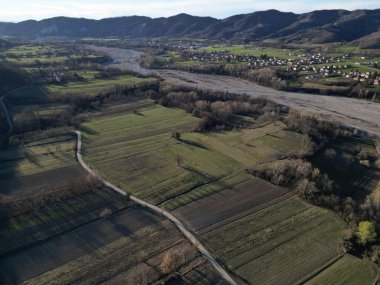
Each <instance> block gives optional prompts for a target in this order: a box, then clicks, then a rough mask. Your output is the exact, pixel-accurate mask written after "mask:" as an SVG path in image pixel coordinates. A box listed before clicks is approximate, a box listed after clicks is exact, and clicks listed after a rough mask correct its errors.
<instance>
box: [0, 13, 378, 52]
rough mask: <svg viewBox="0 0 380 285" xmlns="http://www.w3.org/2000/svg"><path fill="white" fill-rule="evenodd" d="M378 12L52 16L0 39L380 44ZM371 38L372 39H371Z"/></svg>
mask: <svg viewBox="0 0 380 285" xmlns="http://www.w3.org/2000/svg"><path fill="white" fill-rule="evenodd" d="M378 32H380V9H374V10H354V11H348V10H317V11H312V12H308V13H302V14H295V13H292V12H281V11H278V10H274V9H272V10H267V11H257V12H253V13H248V14H239V15H234V16H231V17H228V18H225V19H216V18H212V17H199V16H192V15H189V14H185V13H182V14H178V15H175V16H171V17H167V18H164V17H161V18H150V17H146V16H124V17H115V18H104V19H100V20H93V19H86V18H70V17H54V18H49V19H44V20H39V21H36V20H27V21H23V22H19V23H7V22H0V35H3V36H15V37H28V38H37V37H48V36H65V37H73V38H80V37H107V36H122V37H130V38H160V37H194V38H207V39H220V40H232V41H256V40H263V39H277V40H280V41H284V42H306V41H308V42H313V43H328V42H339V41H343V42H351V41H356V42H358V41H359V42H360V39H361V38H364V39H367V38H369V42H373V45H377V44H379V39H378ZM371 35H374V36H373V37H374V38H373V37H372V36H371Z"/></svg>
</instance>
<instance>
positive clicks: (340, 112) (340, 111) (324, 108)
mask: <svg viewBox="0 0 380 285" xmlns="http://www.w3.org/2000/svg"><path fill="white" fill-rule="evenodd" d="M87 47H89V48H92V49H94V50H96V51H99V52H102V53H106V54H108V55H110V56H111V57H112V58H113V59H115V60H116V61H117V62H118V63H117V65H113V66H116V67H119V68H124V69H129V70H133V71H135V72H139V73H141V74H144V75H149V74H155V75H158V76H160V77H161V78H163V79H164V80H166V81H168V82H172V83H176V84H182V85H187V86H192V87H197V88H199V89H207V90H215V91H223V92H225V91H228V92H229V93H236V94H246V95H250V96H254V97H260V96H263V97H266V98H269V99H271V100H273V101H275V102H277V103H279V104H283V105H286V106H289V107H291V108H295V109H299V110H301V111H304V112H306V113H318V114H321V115H322V116H324V117H328V118H333V119H336V120H338V121H340V122H342V123H343V124H345V125H348V126H352V127H355V128H358V129H361V130H364V131H367V132H368V133H369V134H372V135H375V136H378V137H380V104H378V103H374V102H371V101H365V100H360V99H354V98H348V97H347V98H345V97H336V96H322V95H313V94H306V93H295V92H282V91H277V90H274V89H271V88H267V87H263V86H259V85H257V84H254V83H252V82H249V81H247V80H243V79H238V78H234V77H229V76H220V75H208V74H196V73H189V72H184V71H178V70H165V69H163V70H147V69H144V68H141V67H140V65H139V63H138V59H139V58H140V57H141V55H142V52H138V51H133V50H125V49H119V48H109V47H95V46H87Z"/></svg>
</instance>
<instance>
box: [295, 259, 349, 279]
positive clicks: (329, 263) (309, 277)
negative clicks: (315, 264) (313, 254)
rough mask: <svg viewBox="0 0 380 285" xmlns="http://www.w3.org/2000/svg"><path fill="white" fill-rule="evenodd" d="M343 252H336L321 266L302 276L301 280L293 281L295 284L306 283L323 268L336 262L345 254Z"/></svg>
mask: <svg viewBox="0 0 380 285" xmlns="http://www.w3.org/2000/svg"><path fill="white" fill-rule="evenodd" d="M345 254H346V253H345V252H342V253H341V254H338V255H337V256H335V257H334V258H333V259H331V260H330V261H328V262H327V263H325V264H324V265H322V266H321V267H319V268H318V269H316V270H315V271H313V272H312V273H310V274H309V275H307V276H305V277H304V278H302V279H301V280H299V281H297V282H296V283H295V285H303V284H306V282H308V281H310V280H311V279H313V278H314V277H316V276H317V275H318V274H320V273H322V272H323V271H324V270H326V269H327V268H329V267H330V266H331V265H333V264H334V263H335V262H337V261H338V260H339V259H341V258H343V256H345Z"/></svg>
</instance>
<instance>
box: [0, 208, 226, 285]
mask: <svg viewBox="0 0 380 285" xmlns="http://www.w3.org/2000/svg"><path fill="white" fill-rule="evenodd" d="M76 214H77V213H76ZM66 215H67V213H66ZM49 219H51V217H50V216H49ZM48 221H49V220H48ZM56 221H58V219H57V220H55V221H54V220H50V222H52V223H54V222H56ZM47 226H48V224H45V225H44V227H45V228H46V227H47ZM166 255H168V256H170V257H171V262H170V263H169V264H168V265H167V266H163V265H162V264H163V261H164V260H165V256H166ZM36 256H38V260H36ZM0 264H1V266H0V268H1V269H0V278H1V284H4V285H6V284H15V283H20V282H22V283H23V284H39V285H40V284H60V285H61V284H73V283H81V284H84V283H85V284H89V283H93V282H95V281H97V282H103V283H104V284H147V283H151V282H157V283H159V282H160V281H161V282H165V281H166V280H168V279H170V278H171V273H172V272H174V271H177V272H179V273H180V274H181V275H182V278H181V279H182V280H183V281H182V282H183V284H195V283H197V284H211V283H213V282H217V281H218V280H219V277H218V276H217V275H216V273H215V272H214V271H213V268H212V267H211V265H210V264H209V263H208V262H206V261H205V259H204V258H202V257H201V256H200V254H199V253H198V252H197V251H196V250H195V249H194V248H193V247H192V246H191V245H190V244H189V243H188V242H187V241H186V240H184V239H183V237H182V235H181V234H180V233H179V232H178V230H177V229H176V228H175V227H174V225H172V224H171V223H169V222H168V221H166V220H164V219H163V218H160V217H158V216H156V215H154V214H152V213H151V212H149V211H148V210H145V209H142V208H140V207H137V206H131V205H130V206H129V207H127V208H126V209H122V210H120V211H118V212H115V213H114V214H112V216H110V217H109V218H97V219H95V220H93V221H91V222H89V223H87V224H84V225H82V226H81V227H78V228H74V229H73V230H70V231H67V232H64V233H62V234H59V235H56V236H54V237H51V238H49V239H48V240H46V241H44V242H43V243H36V244H34V245H30V246H28V247H27V248H26V249H24V250H20V251H17V252H15V253H13V254H7V255H6V256H5V257H3V258H2V259H1V261H0ZM126 280H127V283H125V282H126ZM181 284H182V283H181Z"/></svg>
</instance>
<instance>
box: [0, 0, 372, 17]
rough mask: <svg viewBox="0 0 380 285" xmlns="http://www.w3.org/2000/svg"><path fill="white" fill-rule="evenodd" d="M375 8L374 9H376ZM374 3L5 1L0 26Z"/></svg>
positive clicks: (354, 6) (368, 1)
mask: <svg viewBox="0 0 380 285" xmlns="http://www.w3.org/2000/svg"><path fill="white" fill-rule="evenodd" d="M376 5H377V6H376ZM378 5H379V4H378V1H374V0H363V1H360V2H359V1H343V0H337V1H329V0H320V1H312V0H308V1H298V0H293V1H292V0H291V1H286V2H284V1H279V0H269V1H264V0H258V1H255V2H253V1H250V0H236V1H232V0H220V1H218V2H217V5H215V4H205V3H204V1H201V0H193V1H190V0H160V1H154V0H141V1H136V0H131V1H122V0H109V1H107V3H105V1H100V0H82V1H81V2H80V3H78V1H73V0H69V1H63V0H51V1H47V0H34V1H33V3H31V2H30V1H27V0H15V1H12V2H10V1H7V2H6V3H3V4H2V9H1V11H0V21H1V22H21V21H25V20H42V19H46V18H52V17H59V16H63V17H75V18H88V19H95V20H99V19H103V18H111V17H121V16H134V15H138V16H147V17H151V18H158V17H170V16H174V15H178V14H181V13H186V14H190V15H194V16H211V17H214V18H218V19H222V18H226V17H229V16H232V15H236V14H247V13H251V12H255V11H263V10H269V9H276V10H280V11H283V12H294V13H305V12H310V11H314V10H324V9H344V10H357V9H371V10H372V9H377V8H379V6H378Z"/></svg>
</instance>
